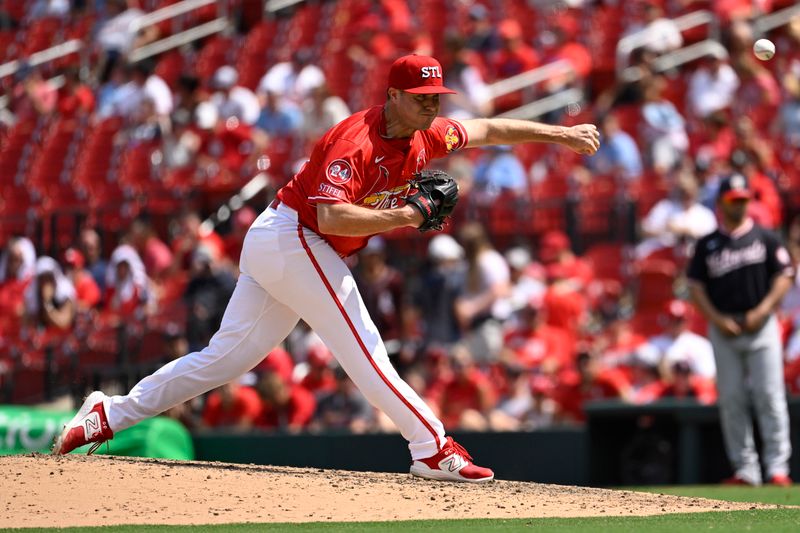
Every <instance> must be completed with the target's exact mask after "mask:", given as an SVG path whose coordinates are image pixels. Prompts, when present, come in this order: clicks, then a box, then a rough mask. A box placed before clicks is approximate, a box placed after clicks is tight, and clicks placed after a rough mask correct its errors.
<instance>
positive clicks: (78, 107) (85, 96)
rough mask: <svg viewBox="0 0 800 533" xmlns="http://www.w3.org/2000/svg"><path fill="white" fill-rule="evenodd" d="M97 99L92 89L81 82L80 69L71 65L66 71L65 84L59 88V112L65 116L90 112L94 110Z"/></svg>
mask: <svg viewBox="0 0 800 533" xmlns="http://www.w3.org/2000/svg"><path fill="white" fill-rule="evenodd" d="M94 107H95V99H94V93H92V89H91V88H90V87H89V86H88V85H86V84H84V83H81V79H80V75H79V73H78V69H77V68H75V67H70V68H68V69H66V70H65V71H64V85H62V86H61V88H60V89H59V90H58V105H57V109H58V112H59V113H61V116H63V117H73V116H76V115H78V114H88V113H91V112H92V111H94Z"/></svg>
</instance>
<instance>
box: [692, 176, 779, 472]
mask: <svg viewBox="0 0 800 533" xmlns="http://www.w3.org/2000/svg"><path fill="white" fill-rule="evenodd" d="M751 197H752V192H751V191H750V189H749V187H748V183H747V179H746V178H745V177H744V176H742V175H740V174H734V175H732V176H730V177H728V178H726V179H725V180H723V182H722V183H721V185H720V190H719V196H718V199H717V204H718V207H719V212H720V217H721V225H720V227H719V228H718V229H717V230H716V231H715V232H713V233H711V234H710V235H707V236H706V237H703V238H702V239H700V241H699V242H698V243H697V246H696V248H695V252H694V257H692V260H691V262H690V264H689V271H688V276H689V279H690V280H691V282H692V283H691V286H690V287H691V289H690V290H691V293H692V297H693V298H694V301H695V302H696V303H697V305H698V307H699V308H700V310H701V311H702V313H703V315H705V317H706V319H708V322H709V339H710V340H711V343H712V345H713V346H714V358H715V360H716V363H717V388H718V389H719V409H720V419H721V422H722V433H723V436H724V438H725V449H726V451H727V453H728V459H729V460H730V462H731V464H732V465H733V468H734V475H733V477H731V478H730V479H728V480H726V482H727V483H732V484H748V485H760V484H761V483H762V475H761V467H760V465H759V457H758V453H757V452H756V447H755V443H754V439H753V422H752V420H751V417H750V409H749V405H750V398H751V397H752V404H753V407H754V408H755V412H756V418H757V419H758V423H759V430H760V434H761V439H762V441H763V444H764V445H763V458H762V459H763V463H764V470H765V472H766V478H767V481H768V482H769V483H773V484H776V485H784V486H785V485H790V484H791V479H789V475H788V474H789V457H790V455H791V444H790V441H789V415H788V411H787V405H786V390H785V385H784V382H783V349H782V346H781V336H780V333H779V329H778V320H777V319H776V318H775V310H776V309H777V307H778V305H779V304H780V301H781V299H782V298H783V296H784V295H785V294H786V292H787V291H788V290H789V288H790V287H791V286H792V280H793V278H794V268H793V266H792V262H791V259H790V257H789V252H788V251H787V250H786V248H785V247H784V246H783V244H781V242H780V239H779V238H778V236H777V235H775V234H774V233H772V232H771V231H768V230H766V229H764V228H762V227H760V226H759V225H757V224H755V223H754V222H753V220H752V219H751V218H750V217H749V216H748V215H747V206H748V202H749V201H750V199H751Z"/></svg>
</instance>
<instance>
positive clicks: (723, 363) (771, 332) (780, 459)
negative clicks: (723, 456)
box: [709, 315, 792, 484]
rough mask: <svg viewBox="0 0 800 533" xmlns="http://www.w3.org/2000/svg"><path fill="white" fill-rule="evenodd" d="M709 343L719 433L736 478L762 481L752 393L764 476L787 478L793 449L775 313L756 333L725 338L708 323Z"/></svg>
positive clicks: (755, 481) (781, 352)
mask: <svg viewBox="0 0 800 533" xmlns="http://www.w3.org/2000/svg"><path fill="white" fill-rule="evenodd" d="M709 339H710V340H711V344H712V345H713V346H714V359H715V360H716V363H717V389H718V391H719V401H718V404H719V412H720V420H721V423H722V434H723V437H724V439H725V449H726V451H727V453H728V459H729V460H730V462H731V464H732V466H733V468H734V470H735V474H736V476H738V477H740V478H741V479H744V480H746V481H748V482H750V483H753V484H760V483H761V482H762V479H761V468H760V466H759V461H758V453H757V452H756V447H755V442H754V440H753V421H752V419H751V417H750V410H749V405H750V396H751V395H752V403H753V407H754V408H755V413H756V419H757V420H758V428H759V432H760V434H761V439H762V442H763V457H762V459H763V462H764V470H765V472H766V475H767V478H769V477H772V476H774V475H779V474H783V475H787V474H788V473H789V457H790V456H791V453H792V447H791V442H790V440H789V413H788V408H787V405H786V388H785V385H784V382H783V349H782V347H781V339H780V332H779V329H778V321H777V319H776V318H775V316H774V315H773V316H771V317H770V318H769V320H768V321H767V323H766V324H764V327H762V328H761V330H759V331H758V332H756V333H752V334H743V335H740V336H738V337H726V336H725V335H723V334H722V332H721V331H720V330H719V329H718V328H716V327H715V326H713V325H711V326H709Z"/></svg>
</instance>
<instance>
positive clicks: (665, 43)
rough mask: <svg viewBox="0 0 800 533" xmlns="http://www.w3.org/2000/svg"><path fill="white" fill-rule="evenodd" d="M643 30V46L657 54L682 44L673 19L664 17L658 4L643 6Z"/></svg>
mask: <svg viewBox="0 0 800 533" xmlns="http://www.w3.org/2000/svg"><path fill="white" fill-rule="evenodd" d="M644 21H645V25H644V28H643V29H644V30H645V31H646V32H647V44H645V48H647V49H648V50H650V51H652V52H655V53H657V54H665V53H667V52H671V51H673V50H677V49H678V48H680V47H681V46H683V36H682V35H681V30H680V29H678V25H677V24H675V21H674V20H672V19H668V18H666V17H664V11H663V9H661V7H660V6H657V5H655V4H647V5H645V6H644Z"/></svg>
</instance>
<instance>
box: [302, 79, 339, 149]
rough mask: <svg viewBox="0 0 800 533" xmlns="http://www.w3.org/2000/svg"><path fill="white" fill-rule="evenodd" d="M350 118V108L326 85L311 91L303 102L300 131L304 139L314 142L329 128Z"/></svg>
mask: <svg viewBox="0 0 800 533" xmlns="http://www.w3.org/2000/svg"><path fill="white" fill-rule="evenodd" d="M349 116H350V108H349V107H347V104H346V103H345V101H344V100H342V99H341V98H339V97H338V96H336V95H335V94H331V91H330V89H329V88H328V84H327V83H323V84H322V85H319V86H318V87H316V88H314V89H313V90H312V91H311V94H310V95H309V97H308V98H307V99H306V100H305V102H303V125H302V130H303V134H304V135H305V137H306V139H308V140H309V141H310V142H316V141H317V140H319V138H320V137H322V135H324V134H325V132H326V131H328V130H329V129H330V128H332V127H333V126H335V125H336V124H338V123H339V122H341V121H342V120H344V119H346V118H347V117H349Z"/></svg>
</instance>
